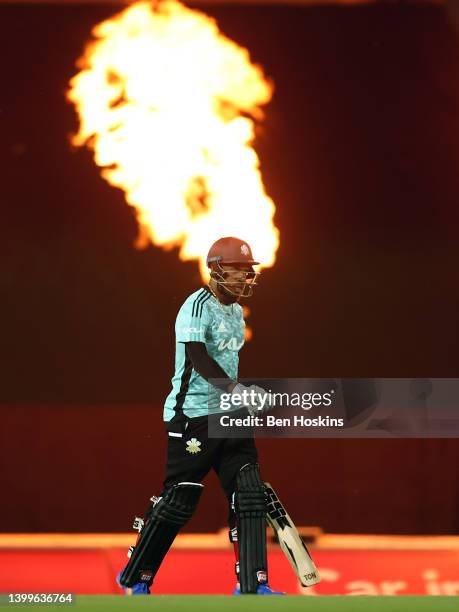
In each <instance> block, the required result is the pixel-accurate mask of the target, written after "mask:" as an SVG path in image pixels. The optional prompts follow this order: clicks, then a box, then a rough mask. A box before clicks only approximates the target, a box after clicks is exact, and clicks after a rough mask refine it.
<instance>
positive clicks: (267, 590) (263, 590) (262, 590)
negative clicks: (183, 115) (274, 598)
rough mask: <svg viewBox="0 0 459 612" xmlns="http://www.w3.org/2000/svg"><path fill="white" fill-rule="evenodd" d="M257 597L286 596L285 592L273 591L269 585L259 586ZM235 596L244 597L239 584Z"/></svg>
mask: <svg viewBox="0 0 459 612" xmlns="http://www.w3.org/2000/svg"><path fill="white" fill-rule="evenodd" d="M256 594H257V595H285V593H284V592H283V591H273V590H272V588H271V587H270V586H269V584H260V585H258V589H257V593H256ZM233 595H242V593H241V587H240V584H239V582H236V587H235V589H234V591H233Z"/></svg>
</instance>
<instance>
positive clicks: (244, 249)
mask: <svg viewBox="0 0 459 612" xmlns="http://www.w3.org/2000/svg"><path fill="white" fill-rule="evenodd" d="M249 252H250V251H249V247H248V246H247V245H246V244H241V253H242V254H243V255H245V256H246V257H247V255H248V254H249Z"/></svg>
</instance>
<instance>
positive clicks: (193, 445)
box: [186, 438, 201, 455]
mask: <svg viewBox="0 0 459 612" xmlns="http://www.w3.org/2000/svg"><path fill="white" fill-rule="evenodd" d="M200 446H201V442H200V441H199V440H198V439H197V438H191V440H187V442H186V450H187V451H188V452H189V453H191V454H192V455H195V454H196V453H200V452H201V449H200V448H199V447H200Z"/></svg>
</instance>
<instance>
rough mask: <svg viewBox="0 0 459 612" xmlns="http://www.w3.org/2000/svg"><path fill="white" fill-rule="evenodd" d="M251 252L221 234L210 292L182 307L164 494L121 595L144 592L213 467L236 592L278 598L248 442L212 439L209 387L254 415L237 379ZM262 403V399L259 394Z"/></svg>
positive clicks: (155, 500)
mask: <svg viewBox="0 0 459 612" xmlns="http://www.w3.org/2000/svg"><path fill="white" fill-rule="evenodd" d="M257 264H258V262H257V261H254V259H253V256H252V251H251V248H250V246H249V245H248V244H247V242H245V241H244V240H239V239H238V238H233V237H226V238H220V239H219V240H217V242H215V243H214V244H213V245H212V247H211V248H210V251H209V253H208V256H207V266H208V268H209V270H210V282H209V285H208V286H206V287H203V288H201V289H199V290H198V291H195V292H194V293H193V294H191V295H190V296H189V297H188V298H187V299H186V300H185V302H184V304H183V305H182V307H181V308H180V311H179V313H178V316H177V320H176V324H175V335H176V345H175V347H176V348H175V373H174V376H173V378H172V390H171V392H170V393H169V395H168V397H167V399H166V402H165V406H164V421H165V426H166V431H167V436H168V445H167V466H166V476H165V480H164V483H163V487H164V488H163V491H162V493H161V494H160V495H159V496H158V497H155V496H153V497H152V498H151V503H150V505H149V507H148V509H147V512H146V514H145V517H144V518H143V519H136V522H135V523H134V527H135V528H137V529H138V530H139V535H138V539H137V543H136V545H135V546H134V547H131V549H130V557H129V561H128V563H127V565H126V567H125V568H124V569H123V570H122V571H121V572H120V574H119V575H118V583H119V584H120V586H121V587H122V588H123V589H124V590H125V592H126V593H127V594H132V595H147V594H149V593H150V587H151V585H152V583H153V580H154V577H155V575H156V573H157V571H158V569H159V567H160V565H161V563H162V561H163V559H164V557H165V556H166V554H167V551H168V550H169V548H170V547H171V545H172V543H173V541H174V539H175V537H176V535H177V534H178V532H179V531H180V529H181V528H182V527H183V526H184V525H185V524H186V523H187V521H188V520H189V519H190V518H191V516H192V515H193V513H194V511H195V509H196V507H197V505H198V502H199V498H200V496H201V493H202V489H203V485H202V480H203V479H204V477H205V476H206V474H207V473H208V472H209V471H210V470H211V469H214V470H215V472H216V474H217V476H218V478H219V480H220V483H221V485H222V487H223V490H224V491H225V494H226V497H227V499H228V504H229V529H230V530H229V534H230V540H231V541H232V542H233V544H234V551H235V555H236V576H237V582H236V587H235V589H234V592H233V593H234V595H241V594H245V593H253V594H258V595H283V593H281V592H278V591H273V590H272V589H271V588H270V586H269V583H268V564H267V552H266V512H267V495H266V487H265V485H264V483H263V481H262V480H261V477H260V470H259V466H258V463H257V449H256V447H255V442H254V439H253V438H243V439H241V438H223V439H222V438H218V439H214V438H209V436H208V418H209V407H208V401H209V382H208V381H209V380H210V379H219V383H218V384H219V388H220V384H221V385H222V387H221V389H223V391H225V392H226V393H231V394H237V395H239V396H240V398H239V400H240V401H241V400H243V408H244V409H246V410H247V411H248V412H249V413H250V414H256V413H257V410H258V409H259V406H258V405H257V404H256V402H257V400H256V399H255V397H256V394H254V393H250V392H249V393H244V391H247V390H248V389H252V388H254V389H255V390H256V391H259V392H264V391H263V389H261V388H259V387H255V386H254V385H252V387H245V386H243V385H242V384H240V383H238V382H237V376H238V361H239V350H240V349H241V347H242V346H243V344H244V319H243V315H242V307H241V306H240V304H239V300H240V299H241V298H246V297H249V296H251V295H252V292H253V288H254V286H255V285H256V281H257V277H258V274H257V273H256V272H255V270H254V268H253V266H254V265H257ZM258 397H259V396H258Z"/></svg>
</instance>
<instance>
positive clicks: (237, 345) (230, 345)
mask: <svg viewBox="0 0 459 612" xmlns="http://www.w3.org/2000/svg"><path fill="white" fill-rule="evenodd" d="M243 344H244V340H243V341H242V342H238V341H237V338H230V339H229V340H220V342H219V343H218V350H219V351H224V350H225V349H229V350H230V351H239V350H240V349H241V348H242V345H243Z"/></svg>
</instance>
